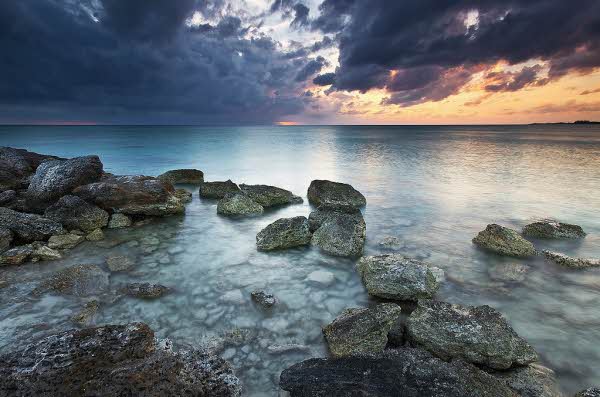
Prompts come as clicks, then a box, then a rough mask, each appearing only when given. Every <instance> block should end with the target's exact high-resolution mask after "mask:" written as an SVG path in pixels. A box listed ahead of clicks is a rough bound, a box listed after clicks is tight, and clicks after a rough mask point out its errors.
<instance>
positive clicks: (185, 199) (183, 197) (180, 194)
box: [175, 189, 192, 204]
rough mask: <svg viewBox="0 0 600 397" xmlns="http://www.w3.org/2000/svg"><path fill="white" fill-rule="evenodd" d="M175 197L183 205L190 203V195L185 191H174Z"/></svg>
mask: <svg viewBox="0 0 600 397" xmlns="http://www.w3.org/2000/svg"><path fill="white" fill-rule="evenodd" d="M175 197H177V198H178V199H179V200H180V201H181V202H182V203H184V204H187V203H191V202H192V193H191V192H188V191H187V190H185V189H175Z"/></svg>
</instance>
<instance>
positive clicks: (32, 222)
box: [0, 207, 65, 243]
mask: <svg viewBox="0 0 600 397" xmlns="http://www.w3.org/2000/svg"><path fill="white" fill-rule="evenodd" d="M0 228H3V229H8V230H10V231H11V232H12V233H13V235H14V238H15V240H17V241H18V242H20V243H30V242H33V241H44V240H48V238H49V237H50V236H52V235H55V234H63V233H64V232H65V230H64V228H63V227H62V225H61V224H60V223H58V222H56V221H53V220H51V219H48V218H44V217H43V216H40V215H36V214H26V213H23V212H17V211H13V210H9V209H8V208H1V207H0Z"/></svg>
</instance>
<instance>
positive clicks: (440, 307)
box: [406, 300, 537, 369]
mask: <svg viewBox="0 0 600 397" xmlns="http://www.w3.org/2000/svg"><path fill="white" fill-rule="evenodd" d="M406 329H407V331H408V338H409V340H410V341H411V342H412V343H414V344H417V345H419V346H422V347H424V348H425V349H426V350H429V351H430V352H431V353H433V354H435V355H436V356H438V357H440V358H442V359H444V360H449V359H453V358H460V359H462V360H465V361H468V362H471V363H474V364H477V365H482V366H486V367H489V368H493V369H507V368H510V367H512V366H515V365H526V364H529V363H532V362H534V361H536V360H537V353H536V352H535V350H533V348H532V347H531V346H530V345H529V344H528V343H527V342H525V341H524V340H523V339H521V338H520V337H519V335H517V333H516V332H515V331H514V330H513V329H512V328H511V326H510V325H509V324H508V323H507V322H506V320H505V319H504V318H503V317H502V315H501V314H500V313H499V312H498V311H496V310H495V309H493V308H491V307H489V306H461V305H452V304H450V303H446V302H436V301H429V300H420V301H419V303H418V305H417V308H416V309H415V311H413V312H412V314H411V315H410V317H409V318H408V321H407V325H406Z"/></svg>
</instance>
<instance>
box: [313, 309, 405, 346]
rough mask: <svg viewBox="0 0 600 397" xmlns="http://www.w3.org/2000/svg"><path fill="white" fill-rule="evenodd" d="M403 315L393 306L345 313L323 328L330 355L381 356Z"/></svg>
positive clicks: (346, 311)
mask: <svg viewBox="0 0 600 397" xmlns="http://www.w3.org/2000/svg"><path fill="white" fill-rule="evenodd" d="M400 312H401V309H400V306H398V305H395V304H393V303H382V304H380V305H377V306H375V307H373V308H370V309H368V308H351V309H346V310H344V311H343V312H342V313H341V314H340V315H339V316H338V317H336V318H335V320H333V322H332V323H331V324H328V325H327V326H325V327H324V328H323V333H324V334H325V339H326V340H327V344H328V345H329V351H330V352H331V354H332V355H333V356H335V357H339V356H350V355H357V354H364V353H379V352H382V351H383V349H384V348H385V346H386V345H387V342H388V338H387V336H388V332H389V331H390V329H391V328H392V325H394V323H395V322H396V320H397V319H398V318H399V317H400Z"/></svg>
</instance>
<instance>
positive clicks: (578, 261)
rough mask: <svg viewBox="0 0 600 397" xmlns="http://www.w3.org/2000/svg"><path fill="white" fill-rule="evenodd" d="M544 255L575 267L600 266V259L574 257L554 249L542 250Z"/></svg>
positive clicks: (562, 264) (567, 265)
mask: <svg viewBox="0 0 600 397" xmlns="http://www.w3.org/2000/svg"><path fill="white" fill-rule="evenodd" d="M542 253H543V254H544V257H545V258H546V259H547V260H549V261H552V262H554V263H556V264H558V265H561V266H565V267H571V268H573V269H583V268H587V267H597V266H600V259H594V258H572V257H570V256H568V255H565V254H561V253H560V252H553V251H547V250H544V251H542Z"/></svg>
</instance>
